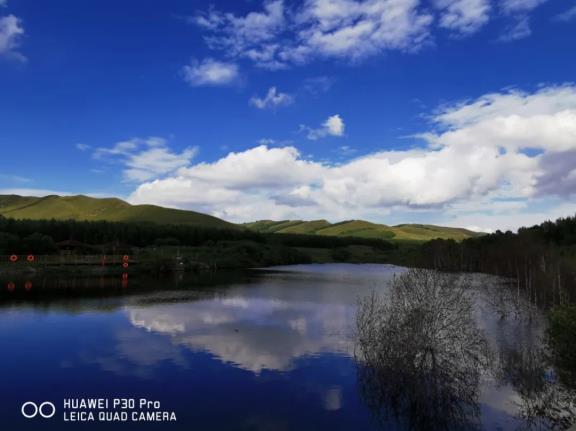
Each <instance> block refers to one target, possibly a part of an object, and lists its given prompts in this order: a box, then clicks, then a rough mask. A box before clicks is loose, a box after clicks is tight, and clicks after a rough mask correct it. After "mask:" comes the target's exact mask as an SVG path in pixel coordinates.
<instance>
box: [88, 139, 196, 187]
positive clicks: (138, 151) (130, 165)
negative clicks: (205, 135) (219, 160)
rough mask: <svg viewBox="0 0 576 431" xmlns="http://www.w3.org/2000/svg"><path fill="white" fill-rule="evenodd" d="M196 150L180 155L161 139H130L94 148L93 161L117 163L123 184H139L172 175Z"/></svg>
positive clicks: (187, 162) (190, 158) (187, 161)
mask: <svg viewBox="0 0 576 431" xmlns="http://www.w3.org/2000/svg"><path fill="white" fill-rule="evenodd" d="M196 152H197V149H196V148H192V147H188V148H185V149H184V150H183V151H182V152H181V153H176V152H173V151H172V150H171V149H170V148H168V143H167V141H166V140H165V139H163V138H157V137H150V138H146V139H140V138H134V139H130V140H127V141H121V142H118V143H116V144H115V145H114V146H112V147H110V148H104V147H100V148H97V149H96V150H95V151H94V153H93V157H94V158H95V159H101V160H109V161H115V162H119V163H121V164H122V165H123V166H124V169H123V176H124V179H125V180H126V181H133V182H143V181H148V180H151V179H154V178H158V177H161V176H162V175H165V174H168V173H172V172H174V171H175V170H176V169H178V168H181V167H183V166H187V165H188V164H189V163H190V162H191V161H192V158H193V157H194V156H195V155H196Z"/></svg>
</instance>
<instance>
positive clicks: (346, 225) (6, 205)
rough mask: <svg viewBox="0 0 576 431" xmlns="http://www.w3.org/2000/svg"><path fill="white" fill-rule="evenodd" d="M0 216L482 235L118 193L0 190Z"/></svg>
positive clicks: (362, 233) (405, 235)
mask: <svg viewBox="0 0 576 431" xmlns="http://www.w3.org/2000/svg"><path fill="white" fill-rule="evenodd" d="M0 215H1V216H4V217H7V218H14V219H31V220H42V219H57V220H79V221H80V220H88V221H97V220H105V221H113V222H153V223H162V224H182V225H190V226H204V227H214V228H234V229H241V228H242V227H245V228H248V229H251V230H253V231H257V232H262V233H292V234H307V235H327V236H354V237H360V238H381V239H393V240H412V241H427V240H430V239H436V238H443V239H455V240H458V241H460V240H463V239H466V238H470V237H474V236H479V235H481V234H479V233H477V232H472V231H469V230H466V229H460V228H452V227H442V226H433V225H422V224H401V225H397V226H387V225H384V224H377V223H371V222H368V221H364V220H348V221H343V222H340V223H330V222H328V221H326V220H312V221H302V220H282V221H272V220H261V221H256V222H253V223H245V224H244V225H236V224H233V223H229V222H227V221H224V220H221V219H219V218H217V217H213V216H209V215H206V214H202V213H198V212H194V211H186V210H177V209H171V208H163V207H159V206H155V205H131V204H129V203H128V202H125V201H123V200H121V199H117V198H92V197H88V196H83V195H79V196H56V195H51V196H45V197H32V196H18V195H0Z"/></svg>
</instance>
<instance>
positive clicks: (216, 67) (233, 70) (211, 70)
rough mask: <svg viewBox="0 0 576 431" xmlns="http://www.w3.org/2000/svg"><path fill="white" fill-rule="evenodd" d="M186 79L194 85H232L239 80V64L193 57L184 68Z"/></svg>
mask: <svg viewBox="0 0 576 431" xmlns="http://www.w3.org/2000/svg"><path fill="white" fill-rule="evenodd" d="M182 76H183V77H184V80H185V81H186V82H187V83H188V84H190V85H191V86H193V87H200V86H222V85H230V84H233V83H235V82H237V81H238V79H239V71H238V66H237V65H236V64H234V63H228V62H222V61H217V60H214V59H211V58H206V59H204V60H202V61H198V60H194V59H192V60H191V61H190V64H188V65H186V66H184V67H183V68H182Z"/></svg>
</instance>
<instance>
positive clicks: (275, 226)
mask: <svg viewBox="0 0 576 431" xmlns="http://www.w3.org/2000/svg"><path fill="white" fill-rule="evenodd" d="M244 226H246V227H247V228H248V229H251V230H254V231H257V232H263V233H303V234H314V235H329V236H354V237H361V238H381V239H393V240H411V241H428V240H431V239H438V238H442V239H454V240H457V241H461V240H463V239H466V238H471V237H475V236H480V235H482V234H481V233H478V232H472V231H470V230H467V229H461V228H454V227H444V226H434V225H423V224H400V225H397V226H387V225H385V224H377V223H371V222H368V221H364V220H348V221H343V222H340V223H334V224H332V223H329V222H327V221H326V220H314V221H302V220H283V221H272V220H260V221H256V222H252V223H245V224H244Z"/></svg>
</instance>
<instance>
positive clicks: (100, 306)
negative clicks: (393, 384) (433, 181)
mask: <svg viewBox="0 0 576 431" xmlns="http://www.w3.org/2000/svg"><path fill="white" fill-rule="evenodd" d="M402 271H404V269H402V268H399V267H394V266H390V265H347V264H332V265H301V266H291V267H282V268H275V269H274V270H266V271H251V272H244V273H234V274H218V275H212V276H210V275H207V276H204V277H202V278H198V277H194V276H190V275H183V276H174V277H167V278H162V279H160V278H149V279H147V278H143V277H139V278H135V277H133V276H132V275H130V277H131V278H130V280H128V279H125V280H122V279H121V278H120V277H118V278H111V279H88V280H86V279H80V278H79V279H73V278H72V277H68V278H64V279H63V278H60V279H39V278H32V279H30V280H26V279H18V280H9V279H7V278H6V277H0V279H1V282H2V285H1V287H2V293H1V296H0V300H1V301H0V342H1V346H2V347H1V349H2V350H1V355H0V376H1V383H0V384H1V385H2V389H1V390H0V397H1V400H0V401H1V402H0V417H1V419H2V429H6V430H36V429H38V430H48V429H50V430H51V429H54V430H61V429H74V430H77V429H102V430H104V429H105V430H116V429H119V430H120V429H121V430H125V429H138V430H143V429H144V430H145V429H162V430H168V431H169V430H298V431H303V430H323V429H325V430H352V429H354V430H378V429H417V428H422V425H421V424H422V423H426V424H427V426H426V427H425V428H427V429H438V428H442V426H443V425H442V424H436V423H435V422H434V419H433V418H434V417H435V416H434V415H433V414H431V413H430V412H428V411H425V409H427V408H432V407H430V406H434V407H433V408H441V409H442V410H441V411H442V412H448V413H447V414H448V415H451V414H452V413H453V412H457V414H458V415H459V417H460V419H461V418H462V417H464V418H465V420H464V421H459V422H458V423H459V427H460V428H463V429H490V430H495V429H502V430H512V429H518V428H530V427H534V428H547V427H549V426H551V425H553V422H551V421H554V420H555V418H556V416H558V415H559V414H560V415H562V414H563V413H562V411H563V409H564V407H563V406H565V405H566V403H569V402H570V401H569V400H570V397H571V396H573V394H572V393H569V392H567V391H565V390H564V389H563V388H562V387H561V386H560V385H559V384H558V383H557V382H556V375H555V372H554V369H553V368H552V367H550V366H549V365H548V364H547V361H546V360H545V356H546V355H545V351H544V349H543V347H544V346H543V330H544V326H543V325H544V320H543V319H542V316H541V315H540V314H539V313H538V312H535V311H533V310H532V311H531V312H530V317H529V318H527V317H521V316H520V315H519V313H518V312H517V311H518V307H521V306H522V304H520V302H521V301H515V300H514V299H513V298H514V296H513V295H511V294H507V293H504V291H505V290H506V289H505V288H504V287H502V286H499V285H498V286H497V285H496V284H495V281H494V279H492V278H490V277H485V276H476V277H475V279H474V285H475V287H474V298H475V299H474V303H475V306H474V320H475V322H476V324H477V325H478V328H479V329H480V330H481V331H482V334H483V336H484V337H485V338H486V341H487V345H488V348H489V358H490V364H488V366H485V367H483V371H482V374H481V377H480V380H479V381H478V384H477V387H474V388H459V387H457V386H458V385H460V384H462V382H461V381H460V380H458V379H455V380H450V381H447V382H446V381H444V382H442V385H443V391H444V392H443V394H442V396H441V399H439V402H438V403H434V402H432V403H427V404H425V405H420V406H418V405H415V404H414V403H413V400H414V399H418V398H417V397H414V398H412V396H413V395H415V394H413V393H406V392H405V391H404V392H402V388H397V391H396V392H395V394H396V395H397V396H395V397H390V396H389V395H390V388H385V387H379V386H378V385H374V384H373V383H374V382H367V381H366V380H365V379H363V378H360V373H359V367H358V365H357V361H356V359H355V328H356V311H357V301H358V298H359V297H362V296H365V295H368V294H369V293H370V292H371V291H373V290H376V291H377V292H380V293H384V292H385V291H386V289H388V287H387V286H388V285H387V282H388V280H390V279H391V278H392V277H393V276H394V274H397V273H400V272H402ZM27 281H28V284H26V282H27ZM11 283H13V284H11ZM25 286H26V287H25ZM451 366H453V364H452V365H451ZM456 368H457V366H456ZM466 384H469V382H467V383H466ZM379 385H381V386H382V385H383V386H385V385H386V383H385V382H380V383H379ZM428 389H429V388H428ZM463 389H464V390H465V391H468V392H466V393H467V394H472V397H467V401H466V402H465V403H464V404H465V405H463V402H462V400H460V399H459V394H461V393H462V390H463ZM416 390H417V389H416ZM470 391H472V392H470ZM428 392H434V391H428ZM432 396H434V395H432ZM427 397H430V395H427ZM76 398H82V399H86V398H105V399H109V400H112V399H114V398H134V399H136V400H137V402H138V400H140V399H141V398H146V399H147V400H152V401H158V402H159V403H160V408H159V409H157V410H159V411H166V412H174V413H175V416H176V417H177V420H176V421H175V422H173V421H172V422H142V421H138V422H132V421H126V422H109V423H102V422H98V421H97V420H95V421H84V422H79V421H71V420H73V419H74V418H71V417H68V418H67V420H66V421H64V417H63V414H64V409H63V400H66V399H76ZM471 399H472V401H471ZM26 401H32V402H34V403H37V404H40V403H42V402H44V401H50V402H52V403H54V405H55V407H56V414H55V415H54V416H53V417H52V418H50V419H44V418H41V417H40V416H37V417H35V418H32V419H26V418H24V417H23V416H22V414H21V406H22V404H23V403H24V402H26ZM433 401H434V400H433ZM110 402H111V401H110ZM392 403H398V404H399V405H400V407H398V406H396V407H397V408H396V409H395V408H394V406H393V405H391V404H392ZM402 406H403V407H402ZM109 410H112V408H111V406H110V408H109ZM443 414H444V415H445V413H443ZM418 415H421V416H422V417H423V418H424V419H427V418H432V419H431V420H427V421H424V422H422V420H416V419H418V418H416V417H415V416H418ZM420 419H421V418H420ZM415 424H420V425H415ZM436 425H438V426H436Z"/></svg>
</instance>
